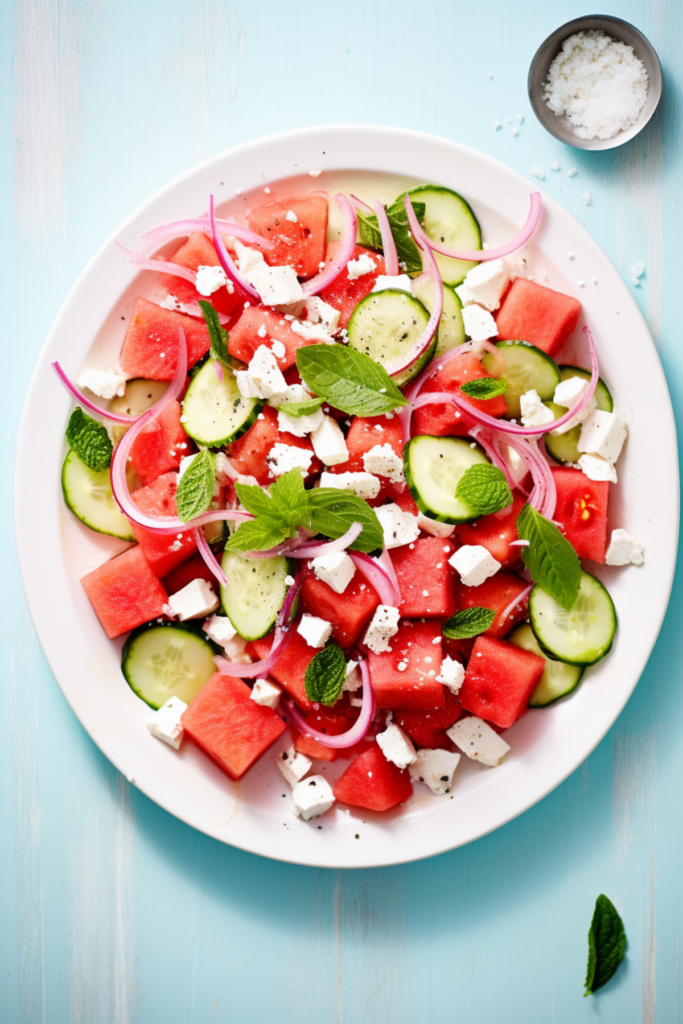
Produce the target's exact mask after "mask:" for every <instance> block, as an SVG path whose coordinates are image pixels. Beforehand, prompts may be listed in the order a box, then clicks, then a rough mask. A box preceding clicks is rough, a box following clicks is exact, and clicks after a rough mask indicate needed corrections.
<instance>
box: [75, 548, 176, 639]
mask: <svg viewBox="0 0 683 1024" xmlns="http://www.w3.org/2000/svg"><path fill="white" fill-rule="evenodd" d="M81 583H82V584H83V589H84V590H85V592H86V594H87V595H88V598H89V599H90V603H91V605H92V606H93V608H94V609H95V613H96V615H97V617H98V619H99V620H100V622H101V623H102V627H103V629H104V631H105V633H106V634H107V636H108V637H109V639H110V640H113V638H114V637H115V636H121V634H122V633H127V632H128V630H129V629H135V627H136V626H141V625H142V624H143V622H149V621H150V619H155V618H157V617H158V616H159V615H163V608H164V605H165V604H166V602H167V601H168V595H167V593H166V591H165V590H164V587H163V584H162V582H161V580H160V579H159V577H158V576H157V574H156V573H155V572H154V570H153V569H152V568H151V567H150V565H149V562H148V561H147V559H146V558H145V556H144V554H143V551H142V548H141V547H140V546H139V545H136V546H135V547H134V548H129V549H128V550H127V551H124V552H123V554H121V555H117V556H116V558H112V559H110V560H109V561H108V562H105V563H104V565H100V566H99V568H97V569H93V571H92V572H89V573H88V575H87V576H84V577H83V579H82V580H81Z"/></svg>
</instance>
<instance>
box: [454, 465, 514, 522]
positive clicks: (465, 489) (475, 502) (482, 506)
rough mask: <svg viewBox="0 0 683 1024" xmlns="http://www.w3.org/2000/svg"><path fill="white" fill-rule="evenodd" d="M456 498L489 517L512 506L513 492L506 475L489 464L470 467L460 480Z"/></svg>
mask: <svg viewBox="0 0 683 1024" xmlns="http://www.w3.org/2000/svg"><path fill="white" fill-rule="evenodd" d="M455 496H456V498H458V499H459V500H460V501H464V502H465V504H466V505H469V506H470V507H471V508H473V509H474V510H475V512H476V513H477V515H480V516H488V515H490V514H491V513H492V512H500V511H501V509H504V508H507V507H508V505H511V504H512V491H511V490H510V488H509V487H508V482H507V480H506V479H505V474H504V473H503V472H502V470H500V469H497V468H496V467H495V466H492V465H491V464H490V463H488V462H481V463H479V464H478V465H476V466H470V468H469V469H467V470H465V472H464V473H463V475H462V476H461V477H460V479H459V480H458V486H457V487H456V488H455Z"/></svg>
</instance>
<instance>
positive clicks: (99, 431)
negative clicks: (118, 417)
mask: <svg viewBox="0 0 683 1024" xmlns="http://www.w3.org/2000/svg"><path fill="white" fill-rule="evenodd" d="M66 440H67V443H68V445H69V447H70V448H71V449H73V451H75V453H76V455H77V456H78V458H79V459H80V460H81V462H83V463H85V465H86V466H87V467H88V469H92V471H93V473H99V472H101V471H102V470H103V469H106V468H107V466H108V465H109V463H110V462H111V457H112V452H113V447H112V443H111V440H110V438H109V434H108V433H107V428H106V427H105V426H104V424H102V423H99V422H98V421H97V420H94V419H93V418H92V416H88V415H87V413H84V412H83V410H82V409H81V407H80V406H77V407H76V408H75V409H74V411H73V412H72V413H71V416H70V418H69V423H68V426H67V428H66Z"/></svg>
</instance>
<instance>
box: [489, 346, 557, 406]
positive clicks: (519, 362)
mask: <svg viewBox="0 0 683 1024" xmlns="http://www.w3.org/2000/svg"><path fill="white" fill-rule="evenodd" d="M496 348H497V349H500V351H501V352H502V354H503V356H504V358H505V369H504V370H503V373H502V375H501V376H503V377H504V378H505V380H506V381H507V383H508V388H507V391H506V392H505V394H504V395H503V397H504V399H505V403H506V405H507V407H508V411H507V413H506V416H507V419H517V420H518V419H519V417H520V415H521V409H520V406H519V400H520V398H521V397H522V395H523V394H524V393H525V392H526V391H531V389H532V388H533V389H534V390H535V391H536V392H537V393H538V396H539V398H541V399H542V400H543V401H550V399H551V398H552V397H553V396H554V394H555V388H556V387H557V385H558V384H559V383H560V368H559V366H558V365H557V363H556V362H555V360H554V359H551V358H550V356H549V355H546V353H545V352H543V351H542V350H541V349H540V348H536V346H535V345H532V344H531V343H530V342H528V341H499V342H498V343H497V345H496ZM481 362H482V366H483V367H484V368H485V369H486V370H488V371H489V373H491V374H492V375H496V376H497V373H496V364H495V361H494V358H493V356H492V355H490V354H488V353H487V354H486V355H485V356H484V358H483V359H482V361H481Z"/></svg>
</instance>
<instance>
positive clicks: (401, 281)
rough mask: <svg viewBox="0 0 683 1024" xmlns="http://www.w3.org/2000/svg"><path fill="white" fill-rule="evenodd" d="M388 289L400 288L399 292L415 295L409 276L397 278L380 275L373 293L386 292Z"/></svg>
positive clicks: (398, 276)
mask: <svg viewBox="0 0 683 1024" xmlns="http://www.w3.org/2000/svg"><path fill="white" fill-rule="evenodd" d="M388 288H398V289H399V291H402V292H409V293H410V295H412V294H413V282H412V281H411V280H410V278H409V277H408V275H407V274H397V275H396V277H390V276H388V275H386V274H379V275H378V277H377V280H376V281H375V283H374V285H373V286H372V290H373V292H385V291H387V289H388Z"/></svg>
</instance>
